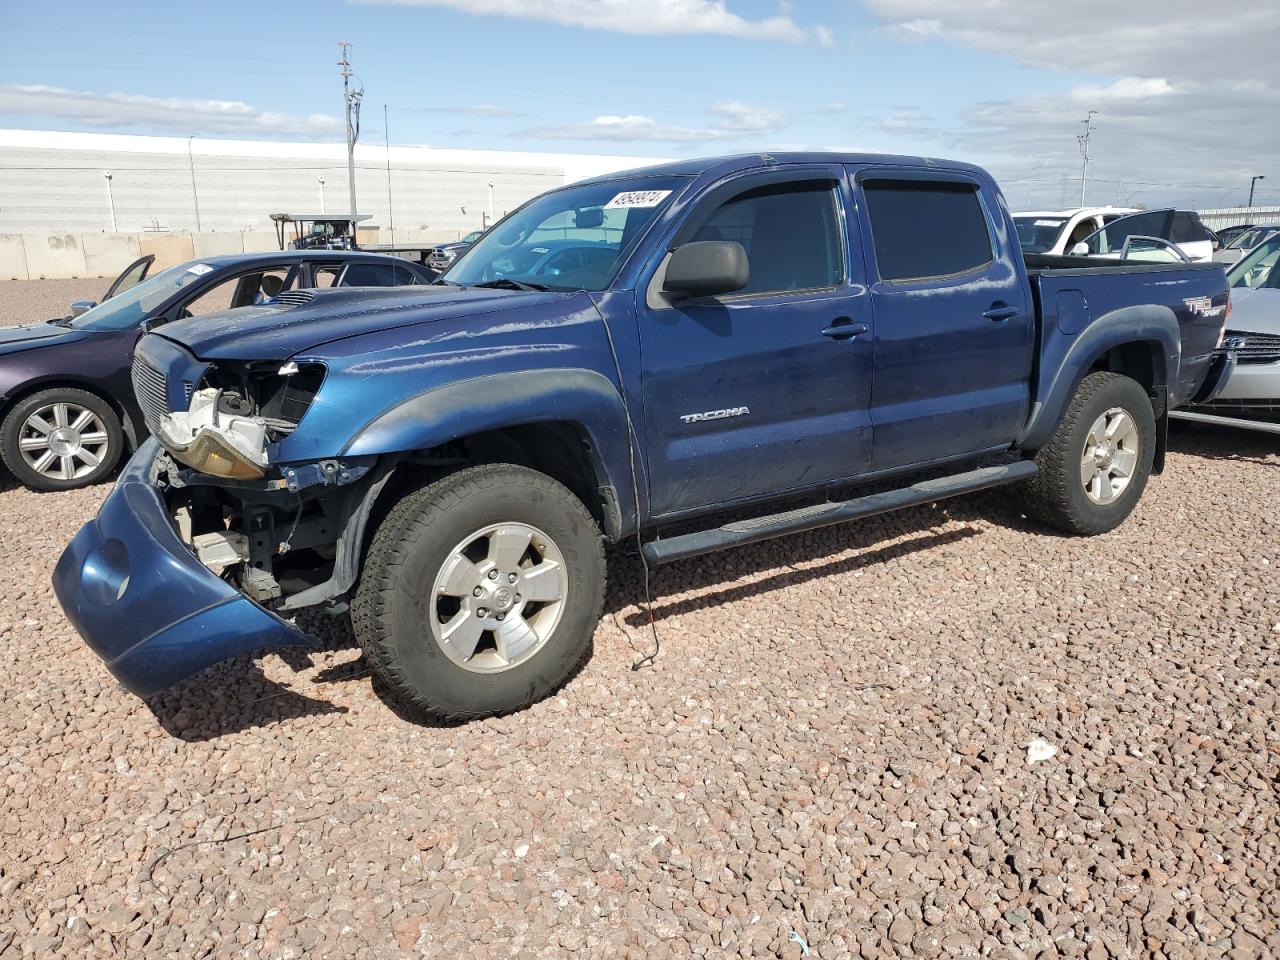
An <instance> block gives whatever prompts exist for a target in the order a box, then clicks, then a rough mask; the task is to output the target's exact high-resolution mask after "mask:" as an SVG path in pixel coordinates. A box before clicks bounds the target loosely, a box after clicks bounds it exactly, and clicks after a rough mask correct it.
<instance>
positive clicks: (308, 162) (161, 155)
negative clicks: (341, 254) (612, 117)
mask: <svg viewBox="0 0 1280 960" xmlns="http://www.w3.org/2000/svg"><path fill="white" fill-rule="evenodd" d="M653 162H655V161H653V160H652V159H650V158H644V157H608V156H575V155H567V154H539V153H507V152H501V151H476V150H437V149H431V148H426V147H396V146H393V147H391V148H390V149H389V150H388V149H385V148H383V147H381V146H376V145H361V146H358V147H357V150H356V190H357V203H358V206H359V208H360V209H359V212H360V213H362V214H369V215H371V216H372V218H373V219H372V221H371V222H372V223H373V224H375V225H377V226H378V227H380V228H383V229H385V230H388V231H390V230H391V228H392V226H393V225H394V227H395V230H396V236H395V239H396V240H397V241H399V242H404V241H405V240H406V238H407V237H408V236H409V232H410V231H413V232H415V235H425V236H427V237H429V238H430V239H432V240H439V241H443V240H455V239H457V238H458V237H459V236H461V235H462V234H463V233H466V232H467V231H469V230H473V229H475V228H477V227H479V226H481V225H482V220H483V217H482V214H487V213H488V211H489V183H490V181H492V182H493V208H494V213H495V214H496V215H497V216H499V217H500V216H502V215H503V214H504V213H505V212H506V211H508V210H510V209H512V208H514V207H516V206H517V205H519V204H520V203H522V202H524V201H525V200H527V199H528V198H529V197H532V196H534V195H536V194H538V193H541V192H543V191H544V190H548V189H550V188H552V187H558V186H561V185H563V184H564V183H566V182H571V181H573V180H576V179H581V178H582V177H585V176H592V175H595V174H597V173H604V172H609V171H614V170H622V169H627V168H629V167H636V166H643V165H646V164H648V163H653ZM388 163H389V165H390V176H389V177H388ZM107 173H110V174H111V177H110V179H108V178H107V176H106V174H107ZM321 178H323V179H324V183H323V184H321V183H320V179H321ZM193 182H194V189H193ZM388 182H389V184H390V199H389V198H388ZM349 206H350V204H349V200H348V193H347V155H346V147H345V145H344V144H307V143H274V142H267V141H233V140H201V139H193V140H191V141H188V140H186V139H179V138H174V137H135V136H119V135H111V134H78V133H77V134H73V133H57V132H50V131H29V130H0V234H7V233H20V234H27V235H32V234H34V235H47V236H50V237H53V236H58V235H66V234H87V233H90V232H98V233H141V232H143V231H150V232H175V231H181V232H199V233H224V232H235V233H241V232H245V231H269V230H271V229H272V224H271V221H270V220H269V219H268V215H269V214H271V213H277V212H282V213H295V214H296V213H303V214H308V213H321V212H328V213H347V212H348V207H349ZM113 213H114V222H113ZM197 218H198V219H197ZM387 240H388V242H391V240H390V234H389V233H388V234H387ZM41 255H43V251H41Z"/></svg>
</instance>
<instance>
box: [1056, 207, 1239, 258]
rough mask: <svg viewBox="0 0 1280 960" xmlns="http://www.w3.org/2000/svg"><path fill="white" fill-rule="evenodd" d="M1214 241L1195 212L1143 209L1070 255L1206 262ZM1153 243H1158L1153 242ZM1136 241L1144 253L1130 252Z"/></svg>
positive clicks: (1088, 239) (1079, 245) (1092, 237)
mask: <svg viewBox="0 0 1280 960" xmlns="http://www.w3.org/2000/svg"><path fill="white" fill-rule="evenodd" d="M1215 239H1216V238H1215V236H1214V234H1213V231H1211V230H1210V229H1209V228H1208V227H1206V226H1205V225H1204V224H1203V223H1201V222H1200V215H1199V214H1198V213H1196V212H1195V211H1194V210H1144V211H1143V212H1142V213H1134V214H1130V215H1129V216H1127V217H1120V218H1119V219H1117V220H1114V221H1112V222H1111V223H1109V224H1108V225H1107V226H1105V227H1103V228H1102V229H1101V230H1099V231H1098V232H1097V233H1094V234H1092V235H1090V236H1088V237H1086V238H1085V239H1084V240H1082V241H1080V242H1079V243H1077V244H1075V245H1073V246H1071V247H1069V248H1068V252H1069V253H1071V254H1073V255H1078V256H1086V257H1102V258H1105V259H1123V260H1136V259H1146V260H1152V261H1167V260H1170V259H1182V258H1185V259H1186V260H1189V261H1191V262H1193V263H1204V262H1206V261H1209V260H1212V259H1213V248H1214V243H1215ZM1152 240H1155V241H1159V242H1158V243H1152V242H1151V241H1152ZM1135 242H1138V243H1139V245H1140V246H1141V247H1142V248H1143V249H1142V252H1141V253H1137V252H1135V251H1133V250H1131V249H1128V248H1129V247H1132V246H1133V244H1134V243H1135ZM1173 250H1176V251H1177V253H1173V252H1172V251H1173ZM1178 254H1181V257H1179V256H1178Z"/></svg>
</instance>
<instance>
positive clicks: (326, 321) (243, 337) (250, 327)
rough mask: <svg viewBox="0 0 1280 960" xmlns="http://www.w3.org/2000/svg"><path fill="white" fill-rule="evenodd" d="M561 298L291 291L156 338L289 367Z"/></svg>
mask: <svg viewBox="0 0 1280 960" xmlns="http://www.w3.org/2000/svg"><path fill="white" fill-rule="evenodd" d="M566 295H567V294H564V293H552V292H546V293H543V292H539V291H536V290H534V291H523V290H491V289H477V288H475V287H470V288H464V287H450V286H439V287H418V286H415V287H378V288H372V287H352V288H349V289H337V290H293V291H289V292H287V293H284V294H281V295H280V297H279V298H277V300H276V301H275V302H273V303H269V304H263V305H262V306H257V307H241V308H240V309H238V310H228V311H225V312H223V313H214V314H209V315H207V316H202V317H192V318H190V319H187V320H178V321H176V322H174V323H170V324H166V325H165V326H163V327H160V328H159V329H158V330H157V331H156V333H158V334H159V335H160V336H162V337H164V338H166V339H168V340H172V341H174V342H175V343H178V344H181V345H182V346H184V347H186V348H187V350H189V351H190V352H191V353H193V354H194V355H195V356H197V357H199V358H200V359H201V360H286V359H288V358H289V357H292V356H294V355H295V354H298V353H301V352H303V351H306V350H312V349H314V348H316V347H319V346H320V345H321V344H325V343H332V342H333V341H335V340H345V339H346V338H347V337H358V336H361V335H363V334H366V333H375V332H377V331H379V330H390V329H392V328H394V327H407V326H412V325H413V324H418V323H429V322H431V321H433V320H445V319H451V318H456V317H462V316H467V315H468V314H473V313H489V312H491V311H494V310H509V309H513V308H516V307H524V306H532V305H534V304H537V303H543V302H545V301H547V300H554V299H557V298H560V297H564V296H566Z"/></svg>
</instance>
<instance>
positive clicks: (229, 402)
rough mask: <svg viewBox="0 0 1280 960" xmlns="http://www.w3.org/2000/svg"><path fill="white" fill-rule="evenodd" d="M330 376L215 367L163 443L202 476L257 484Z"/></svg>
mask: <svg viewBox="0 0 1280 960" xmlns="http://www.w3.org/2000/svg"><path fill="white" fill-rule="evenodd" d="M324 374H325V368H324V366H323V365H322V364H319V363H295V362H293V361H290V362H288V363H286V364H284V365H283V366H281V365H280V363H279V362H278V361H275V362H264V363H227V362H222V363H215V364H214V365H213V366H211V367H209V368H208V370H206V371H205V375H204V377H203V378H201V380H200V382H199V384H197V385H196V389H195V390H194V391H193V392H192V394H191V402H190V404H189V405H188V407H187V409H186V410H184V411H180V412H176V413H170V414H167V415H166V416H165V417H164V418H163V420H162V421H161V423H160V429H159V431H158V432H159V439H160V442H161V443H162V444H163V445H164V447H165V449H166V450H168V451H169V453H170V454H171V455H172V456H173V457H174V459H176V460H178V461H179V462H181V463H183V464H185V465H186V466H188V467H191V468H192V469H194V470H198V471H199V472H201V473H205V474H209V475H210V476H214V477H225V478H227V479H231V480H255V479H257V478H259V477H262V476H264V475H265V474H266V471H267V468H268V466H269V465H270V464H269V461H268V457H267V449H268V447H269V446H270V445H271V444H272V443H276V442H278V441H280V440H282V439H283V438H284V437H286V436H288V435H289V434H290V433H292V432H293V431H294V429H295V428H296V427H297V426H298V423H299V422H300V421H301V420H302V417H303V415H304V414H306V412H307V409H308V408H309V407H310V406H311V402H312V401H313V400H314V399H315V396H316V393H317V392H318V391H319V389H320V384H321V383H322V382H323V381H324Z"/></svg>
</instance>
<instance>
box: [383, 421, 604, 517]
mask: <svg viewBox="0 0 1280 960" xmlns="http://www.w3.org/2000/svg"><path fill="white" fill-rule="evenodd" d="M481 463H514V464H518V465H520V466H524V467H529V468H530V469H533V470H537V471H538V472H540V473H545V474H546V475H547V476H549V477H552V478H553V479H555V480H558V481H560V482H561V483H563V484H564V485H565V486H566V487H568V488H569V490H570V491H572V492H573V495H574V496H576V497H577V498H578V499H579V500H581V501H582V503H583V504H584V505H585V506H586V508H587V509H588V510H589V511H590V512H591V515H592V516H593V517H595V520H596V522H597V523H598V524H600V527H601V529H602V530H604V532H605V534H606V535H607V536H608V537H609V538H610V539H616V538H617V537H618V536H619V535H620V528H621V518H620V517H619V516H618V507H617V502H616V500H615V499H613V498H612V497H607V496H606V494H605V493H604V492H603V490H602V487H604V484H605V481H604V476H605V475H604V473H603V470H602V469H600V468H599V466H598V461H597V459H596V456H595V449H594V447H593V445H592V444H591V441H590V438H589V437H588V435H587V433H586V431H585V430H583V429H582V428H581V427H580V426H578V425H577V424H573V423H567V422H562V421H551V422H546V423H531V424H522V425H520V426H512V427H504V428H503V429H501V430H489V431H485V432H483V433H476V434H471V435H470V436H466V437H459V438H458V439H456V440H452V441H450V442H449V443H447V444H444V445H442V446H439V447H434V448H432V449H430V450H422V451H418V452H415V453H413V454H409V455H406V456H405V457H404V459H403V460H402V461H401V462H400V463H399V464H398V465H397V467H396V469H395V473H394V475H393V476H392V478H391V480H390V481H389V482H388V484H387V486H386V487H385V488H384V489H383V490H382V492H381V493H380V494H379V495H378V498H377V499H378V502H377V504H376V505H375V506H374V508H373V512H372V515H371V518H370V524H369V527H370V530H372V529H374V528H376V525H377V524H378V523H379V522H381V518H382V517H383V516H384V515H385V514H386V512H387V511H388V510H390V508H391V506H392V505H393V504H395V503H396V502H398V501H399V500H400V498H401V497H403V496H404V494H405V493H406V492H408V491H409V490H411V489H413V488H415V487H418V486H421V485H422V484H423V483H429V482H431V481H432V480H434V479H435V478H436V477H438V476H440V475H441V474H443V473H447V472H449V471H450V470H455V469H458V468H461V467H466V466H473V465H476V464H481Z"/></svg>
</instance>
